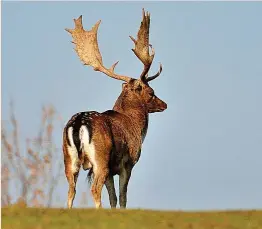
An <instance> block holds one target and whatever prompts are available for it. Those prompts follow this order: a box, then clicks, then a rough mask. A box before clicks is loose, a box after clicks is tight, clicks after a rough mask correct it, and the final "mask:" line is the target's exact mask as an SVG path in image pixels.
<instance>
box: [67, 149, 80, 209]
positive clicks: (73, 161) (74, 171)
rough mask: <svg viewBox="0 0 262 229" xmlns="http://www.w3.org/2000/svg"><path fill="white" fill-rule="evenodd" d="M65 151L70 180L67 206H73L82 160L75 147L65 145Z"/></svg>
mask: <svg viewBox="0 0 262 229" xmlns="http://www.w3.org/2000/svg"><path fill="white" fill-rule="evenodd" d="M63 151H64V164H65V175H66V178H67V181H68V185H69V188H68V198H67V207H68V208H72V205H73V202H74V198H75V194H76V182H77V178H78V174H79V169H80V165H81V163H80V160H79V158H78V154H77V151H76V149H75V148H74V147H68V146H65V145H64V147H63Z"/></svg>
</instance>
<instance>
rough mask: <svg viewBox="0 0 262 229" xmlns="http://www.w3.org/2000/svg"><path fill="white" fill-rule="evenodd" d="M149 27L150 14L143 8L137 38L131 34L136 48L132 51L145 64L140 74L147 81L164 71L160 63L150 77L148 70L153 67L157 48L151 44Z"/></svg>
mask: <svg viewBox="0 0 262 229" xmlns="http://www.w3.org/2000/svg"><path fill="white" fill-rule="evenodd" d="M149 27H150V14H149V13H148V12H147V13H145V10H144V9H143V19H142V22H141V25H140V29H139V31H138V33H137V40H135V39H134V38H133V37H132V36H129V37H130V38H131V40H132V41H133V42H134V44H135V48H134V49H132V51H133V52H134V53H135V55H136V56H137V57H138V59H139V60H140V61H141V62H142V63H143V64H144V70H143V72H142V73H141V75H140V79H141V80H142V81H145V82H149V81H151V80H153V79H155V78H157V77H158V76H159V75H160V74H161V72H162V65H161V64H160V69H159V71H158V73H157V74H155V75H154V76H151V77H148V71H149V69H150V67H151V64H152V62H153V59H154V56H155V50H154V49H153V48H152V45H151V44H149ZM149 47H150V48H151V54H150V53H149Z"/></svg>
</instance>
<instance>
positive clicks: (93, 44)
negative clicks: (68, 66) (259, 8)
mask: <svg viewBox="0 0 262 229" xmlns="http://www.w3.org/2000/svg"><path fill="white" fill-rule="evenodd" d="M74 22H75V28H74V29H65V30H66V31H67V32H69V33H70V34H71V35H72V37H73V41H72V43H73V44H75V51H76V53H77V55H78V57H79V58H80V60H81V61H82V62H83V63H84V65H89V66H92V67H93V68H94V70H95V71H99V72H103V73H104V74H106V75H108V76H110V77H111V78H115V79H118V80H123V81H125V82H129V81H130V80H131V79H132V78H131V77H128V76H123V75H118V74H115V73H114V69H115V67H116V65H117V63H118V61H117V62H116V63H115V64H113V65H112V67H111V68H109V69H108V68H106V67H104V65H103V60H102V56H101V54H100V51H99V47H98V41H97V31H98V28H99V25H100V23H101V20H99V21H98V22H97V23H96V24H95V25H94V26H93V27H92V29H91V30H90V31H88V30H84V28H83V24H82V15H81V16H80V17H79V18H78V19H74Z"/></svg>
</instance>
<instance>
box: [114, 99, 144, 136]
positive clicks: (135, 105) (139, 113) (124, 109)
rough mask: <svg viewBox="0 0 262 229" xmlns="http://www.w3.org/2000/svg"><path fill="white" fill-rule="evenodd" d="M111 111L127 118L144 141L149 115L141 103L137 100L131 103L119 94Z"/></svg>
mask: <svg viewBox="0 0 262 229" xmlns="http://www.w3.org/2000/svg"><path fill="white" fill-rule="evenodd" d="M113 110H114V111H117V112H119V113H121V114H123V115H125V116H127V117H129V118H130V122H132V124H133V125H135V126H136V127H137V128H138V129H139V131H140V132H141V135H142V140H144V138H145V135H146V132H147V128H148V118H149V115H148V111H147V108H146V106H145V104H144V103H143V102H141V101H138V100H136V101H132V100H130V99H129V98H128V97H125V96H123V95H122V94H121V95H120V96H119V98H118V100H117V101H116V103H115V105H114V107H113Z"/></svg>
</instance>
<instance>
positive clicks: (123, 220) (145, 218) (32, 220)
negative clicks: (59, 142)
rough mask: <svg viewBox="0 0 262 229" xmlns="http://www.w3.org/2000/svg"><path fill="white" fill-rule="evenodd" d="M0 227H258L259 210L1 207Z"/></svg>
mask: <svg viewBox="0 0 262 229" xmlns="http://www.w3.org/2000/svg"><path fill="white" fill-rule="evenodd" d="M2 228H3V229H11V228H12V229H20V228H21V229H46V228H48V229H58V228H62V229H69V228H70V229H73V228H74V229H80V228H81V229H83V228H88V229H89V228H90V229H92V228H97V229H106V228H109V229H120V228H123V229H143V228H150V229H156V228H160V229H165V228H176V229H237V228H239V229H257V228H262V210H260V211H258V210H257V211H256V210H252V211H251V210H250V211H240V210H239V211H223V212H179V211H174V212H164V211H149V210H119V209H116V210H109V209H102V210H95V209H72V210H67V209H52V208H50V209H48V208H42V209H41V208H23V207H17V206H12V207H9V208H2Z"/></svg>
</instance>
